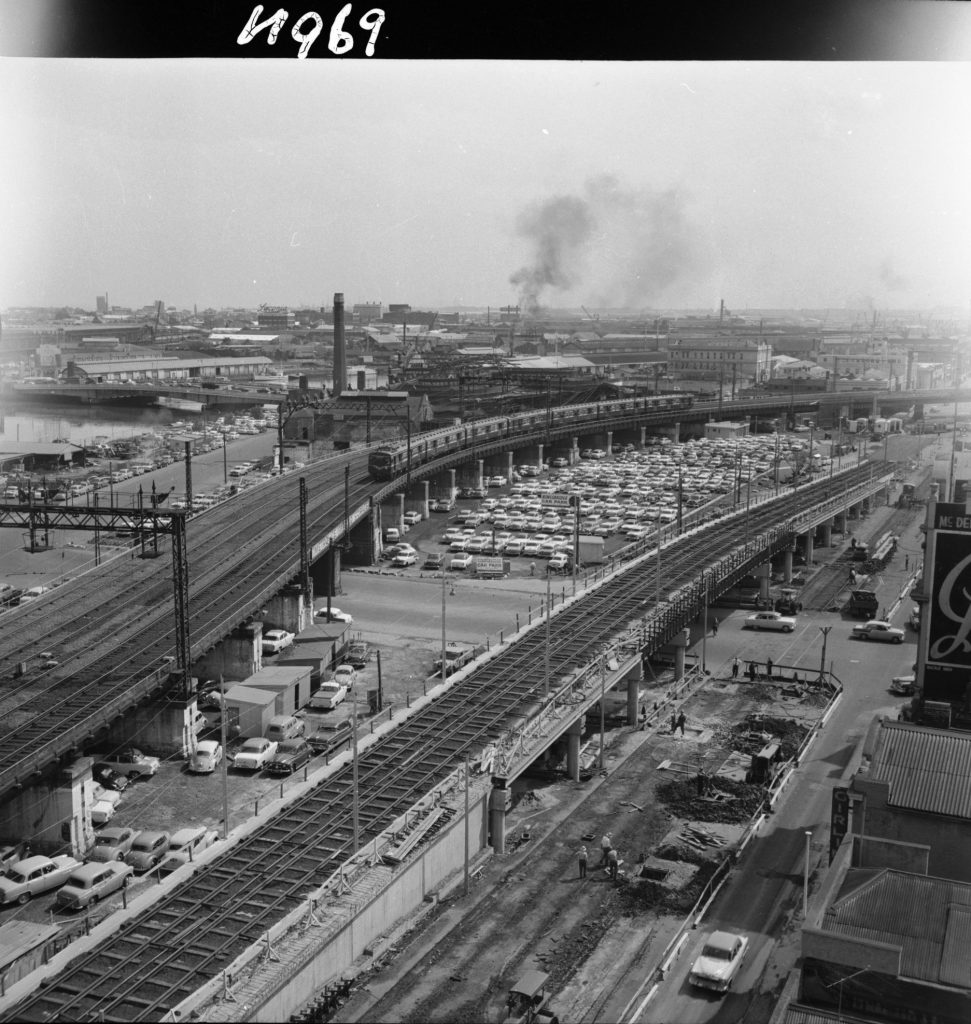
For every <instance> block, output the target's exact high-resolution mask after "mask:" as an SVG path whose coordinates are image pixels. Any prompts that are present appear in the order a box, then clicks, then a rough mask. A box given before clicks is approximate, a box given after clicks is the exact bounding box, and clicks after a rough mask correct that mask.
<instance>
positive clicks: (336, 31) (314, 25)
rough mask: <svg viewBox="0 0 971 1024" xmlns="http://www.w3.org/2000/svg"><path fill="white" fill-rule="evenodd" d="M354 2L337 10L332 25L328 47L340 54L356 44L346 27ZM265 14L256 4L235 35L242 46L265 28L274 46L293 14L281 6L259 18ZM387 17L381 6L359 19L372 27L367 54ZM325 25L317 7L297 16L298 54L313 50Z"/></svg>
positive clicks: (370, 54)
mask: <svg viewBox="0 0 971 1024" xmlns="http://www.w3.org/2000/svg"><path fill="white" fill-rule="evenodd" d="M351 6H352V5H351V4H344V6H343V7H342V8H341V9H340V10H339V11H338V12H337V16H336V17H335V18H334V20H333V22H332V24H331V27H330V36H329V39H328V42H327V49H328V50H330V52H331V53H333V54H334V55H335V56H337V57H340V56H343V54H345V53H349V52H350V51H351V50H352V49H353V48H354V37H353V36H352V35H351V34H350V32H347V31H346V30H345V28H344V22H345V20H346V19H347V16H348V15H349V14H350V13H351ZM262 14H263V5H262V4H257V5H256V7H254V8H253V13H252V14H251V15H250V16H249V21H247V22H246V25H245V26H244V27H243V31H242V32H240V34H239V35H238V36H237V38H236V42H237V43H238V44H239V45H240V46H245V45H246V44H247V43H250V42H252V41H253V39H255V38H256V36H257V35H258V34H259V33H260V32H262V31H263V30H264V29H266V30H267V33H266V42H267V45H268V46H273V44H274V43H275V42H276V41H277V37H278V36H279V34H280V30H281V29H282V28H283V26H284V25H285V24H286V21H287V18H289V17H290V12H289V11H286V10H284V9H283V8H282V7H281V8H279V10H277V12H276V14H271V15H270V16H269V17H268V18H265V19H264V20H263V21H260V20H259V19H260V16H261V15H262ZM384 18H385V14H384V11H383V10H381V9H380V8H378V7H373V8H371V10H369V11H367V12H366V13H365V14H364V16H363V17H362V18H361V20H360V21H359V22H358V25H360V27H361V28H363V29H370V33H371V34H370V36H369V37H368V41H367V44H366V45H365V47H364V52H365V54H366V55H367V56H368V57H373V56H374V44H375V42H376V41H377V38H378V33H379V32H380V31H381V26H382V25H383V24H384ZM323 28H324V20H323V18H321V16H320V15H319V14H318V13H317V12H316V11H307V13H306V14H303V15H302V16H301V17H300V18H298V19H297V21H296V23H295V24H294V26H293V28H292V29H291V30H290V35H291V36H292V37H293V40H294V42H297V43H299V44H300V49H299V50H298V51H297V57H298V58H300V59H303V58H305V57H306V56H307V54H308V53H309V52H310V47H311V46H313V44H314V42H315V41H316V40H317V37H318V36H319V35H320V33H321V32H322V31H323Z"/></svg>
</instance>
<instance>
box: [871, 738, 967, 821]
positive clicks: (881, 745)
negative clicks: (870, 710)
mask: <svg viewBox="0 0 971 1024" xmlns="http://www.w3.org/2000/svg"><path fill="white" fill-rule="evenodd" d="M875 739H876V742H875V746H874V750H873V755H872V757H871V759H870V768H869V771H868V772H867V773H866V774H865V776H863V777H864V778H866V779H867V780H868V781H871V782H885V783H887V785H888V787H889V794H888V802H889V803H890V805H891V806H893V807H901V808H906V809H907V810H913V811H923V812H925V813H929V814H947V815H950V816H952V817H956V818H971V734H969V733H962V732H956V731H951V730H943V729H928V728H926V727H925V726H917V725H913V724H911V723H908V722H891V721H886V720H884V721H882V722H881V723H880V725H879V727H878V729H877V734H876V737H875Z"/></svg>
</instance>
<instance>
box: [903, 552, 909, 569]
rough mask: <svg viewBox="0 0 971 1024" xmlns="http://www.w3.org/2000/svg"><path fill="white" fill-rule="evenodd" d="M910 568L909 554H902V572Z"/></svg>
mask: <svg viewBox="0 0 971 1024" xmlns="http://www.w3.org/2000/svg"><path fill="white" fill-rule="evenodd" d="M909 568H910V555H904V572H906V571H907V570H908V569H909Z"/></svg>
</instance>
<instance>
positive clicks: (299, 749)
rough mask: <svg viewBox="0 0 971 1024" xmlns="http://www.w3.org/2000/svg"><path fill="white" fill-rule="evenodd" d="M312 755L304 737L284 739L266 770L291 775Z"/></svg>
mask: <svg viewBox="0 0 971 1024" xmlns="http://www.w3.org/2000/svg"><path fill="white" fill-rule="evenodd" d="M323 685H324V686H326V685H327V684H326V683H324V684H323ZM313 756H314V752H313V750H312V749H311V747H310V744H309V743H308V742H307V741H306V740H305V739H292V740H284V741H283V742H282V743H281V744H280V746H279V747H278V748H277V752H276V754H275V755H274V756H273V759H272V760H271V761H270V762H269V763H268V764H267V766H266V770H267V771H268V772H269V773H270V774H271V775H292V774H293V773H294V772H295V771H297V769H299V768H302V767H303V766H304V765H305V764H307V763H308V762H309V761H310V759H311V758H312V757H313Z"/></svg>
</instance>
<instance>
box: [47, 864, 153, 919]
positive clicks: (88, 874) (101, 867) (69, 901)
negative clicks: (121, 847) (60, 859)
mask: <svg viewBox="0 0 971 1024" xmlns="http://www.w3.org/2000/svg"><path fill="white" fill-rule="evenodd" d="M134 873H135V869H134V868H133V867H132V866H131V865H130V864H125V863H124V862H123V861H122V862H118V861H113V862H112V863H110V864H99V863H97V862H92V863H90V864H82V865H81V866H80V867H79V868H77V869H76V870H75V871H73V872H72V873H71V874H70V875H69V876H68V879H67V882H65V884H64V888H63V889H61V890H60V891H59V892H58V894H57V899H56V900H55V902H56V904H57V906H59V907H64V909H65V910H85V909H86V908H88V907H90V906H92V905H93V904H95V903H97V902H99V900H103V899H104V898H105V897H106V896H110V895H111V894H112V893H113V892H117V891H118V890H119V889H123V888H124V887H125V886H126V885H128V881H129V879H130V878H131V876H132V875H133V874H134Z"/></svg>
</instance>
